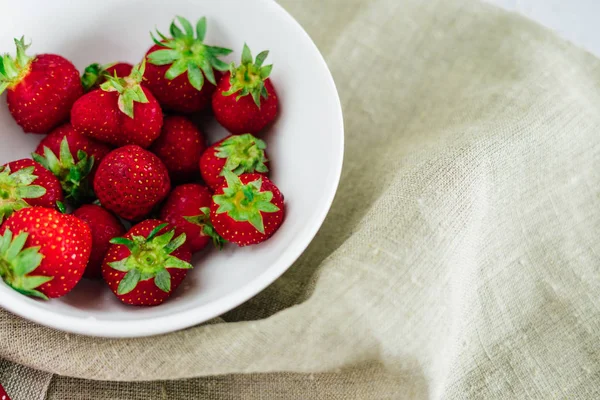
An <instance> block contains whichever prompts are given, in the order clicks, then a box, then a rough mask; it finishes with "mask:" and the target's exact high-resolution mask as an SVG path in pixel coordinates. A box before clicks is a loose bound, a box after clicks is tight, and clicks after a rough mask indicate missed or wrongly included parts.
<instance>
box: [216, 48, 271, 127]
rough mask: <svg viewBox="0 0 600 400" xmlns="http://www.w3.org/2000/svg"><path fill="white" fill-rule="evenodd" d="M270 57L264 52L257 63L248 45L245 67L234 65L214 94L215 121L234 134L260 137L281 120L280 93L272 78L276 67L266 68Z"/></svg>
mask: <svg viewBox="0 0 600 400" xmlns="http://www.w3.org/2000/svg"><path fill="white" fill-rule="evenodd" d="M268 55H269V52H268V51H263V52H262V53H260V54H259V55H258V56H257V57H256V61H254V62H253V61H252V53H251V52H250V48H249V47H248V46H247V45H245V44H244V50H243V52H242V64H241V65H240V66H239V67H237V68H236V67H235V64H234V63H232V64H231V67H230V70H229V72H228V73H226V74H224V75H223V77H222V78H221V79H220V80H219V84H218V85H217V90H216V91H215V93H214V94H213V97H212V108H213V112H214V114H215V118H216V119H217V121H219V123H220V124H221V125H223V126H224V127H225V128H226V129H227V130H228V131H229V132H231V133H233V134H234V135H239V134H242V133H253V134H256V133H258V132H260V131H262V130H263V129H264V128H265V127H266V126H267V125H269V124H270V123H271V122H273V121H274V120H275V117H277V108H278V105H277V104H278V102H277V93H275V88H274V87H273V84H272V83H271V80H270V79H269V78H268V77H269V75H270V74H271V69H272V68H273V65H266V66H263V65H262V64H263V62H264V61H265V59H266V58H267V56H268Z"/></svg>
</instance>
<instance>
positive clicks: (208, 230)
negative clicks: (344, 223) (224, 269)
mask: <svg viewBox="0 0 600 400" xmlns="http://www.w3.org/2000/svg"><path fill="white" fill-rule="evenodd" d="M200 212H201V214H199V215H194V216H189V217H183V219H185V220H186V221H187V222H190V223H192V224H194V225H198V226H200V227H201V228H202V234H203V235H204V236H208V237H210V238H211V239H212V242H213V245H214V246H215V247H216V248H217V249H219V250H222V249H223V246H224V245H225V243H227V241H226V240H225V239H223V237H221V235H219V234H218V233H217V231H216V230H215V227H214V226H213V224H212V222H211V221H210V209H209V208H208V207H202V208H201V209H200Z"/></svg>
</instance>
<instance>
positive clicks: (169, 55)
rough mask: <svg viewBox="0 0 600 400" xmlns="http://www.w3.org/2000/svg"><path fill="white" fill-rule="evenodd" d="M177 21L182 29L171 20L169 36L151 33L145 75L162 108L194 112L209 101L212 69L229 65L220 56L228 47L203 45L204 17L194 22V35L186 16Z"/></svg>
mask: <svg viewBox="0 0 600 400" xmlns="http://www.w3.org/2000/svg"><path fill="white" fill-rule="evenodd" d="M177 20H178V21H179V23H180V24H181V26H182V27H183V31H182V30H181V29H180V28H179V27H178V26H177V25H176V24H175V22H174V21H173V23H172V24H171V28H170V32H171V35H172V38H167V37H166V36H165V35H163V34H162V33H160V32H158V31H157V34H158V35H159V36H160V38H161V40H160V41H159V40H158V39H156V38H154V36H152V39H153V40H154V43H155V45H154V46H152V47H151V48H150V50H148V52H147V53H146V58H147V59H148V66H147V68H146V72H145V73H144V78H145V81H146V84H147V85H148V87H149V88H150V90H152V93H154V94H155V96H156V98H157V99H158V101H159V103H160V104H161V105H162V106H163V107H164V108H165V109H168V110H171V111H176V112H182V113H193V112H198V111H201V110H203V109H205V108H207V107H208V105H209V104H210V99H211V96H212V93H213V92H214V90H215V86H216V84H217V79H216V78H215V71H214V70H217V71H226V70H227V68H228V65H227V64H226V63H224V62H223V61H221V60H219V57H221V56H226V55H228V54H229V53H231V50H230V49H225V48H222V47H214V46H208V45H206V44H204V36H205V34H206V18H204V17H202V18H200V20H199V21H198V23H197V24H196V37H194V28H193V27H192V24H190V22H189V21H188V20H187V19H185V18H182V17H177ZM186 72H187V73H186Z"/></svg>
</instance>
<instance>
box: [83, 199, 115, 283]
mask: <svg viewBox="0 0 600 400" xmlns="http://www.w3.org/2000/svg"><path fill="white" fill-rule="evenodd" d="M73 215H74V216H76V217H77V218H79V219H80V220H82V221H84V222H85V223H87V224H88V225H89V227H90V229H91V231H92V254H91V255H90V261H89V263H88V266H87V267H86V269H85V273H84V274H83V276H85V277H86V278H90V279H98V278H100V277H101V276H102V261H103V260H104V256H106V253H107V252H108V248H109V247H110V241H111V240H112V239H114V238H116V237H120V236H123V235H124V234H125V232H126V230H125V227H124V226H123V224H122V223H121V221H119V219H118V218H116V217H115V216H114V215H112V214H111V213H110V212H108V211H106V210H105V209H104V208H102V207H100V206H97V205H94V204H86V205H84V206H81V207H80V208H78V209H77V210H75V212H74V213H73Z"/></svg>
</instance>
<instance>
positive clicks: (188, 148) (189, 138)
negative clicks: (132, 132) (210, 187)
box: [150, 116, 206, 182]
mask: <svg viewBox="0 0 600 400" xmlns="http://www.w3.org/2000/svg"><path fill="white" fill-rule="evenodd" d="M205 149H206V144H205V140H204V136H203V135H202V132H200V129H198V128H197V127H196V125H194V123H193V122H192V121H190V120H189V119H188V118H186V117H181V116H171V117H166V118H165V120H164V124H163V128H162V133H161V135H160V137H159V138H158V139H156V141H155V142H154V144H152V147H150V151H152V152H153V153H154V154H156V155H157V156H158V158H160V159H161V160H162V162H163V163H164V164H165V166H166V167H167V169H168V170H169V173H170V175H171V180H172V181H175V182H186V181H192V180H195V179H196V178H198V177H199V176H200V170H199V167H198V160H200V156H201V155H202V153H203V152H204V150H205Z"/></svg>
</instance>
